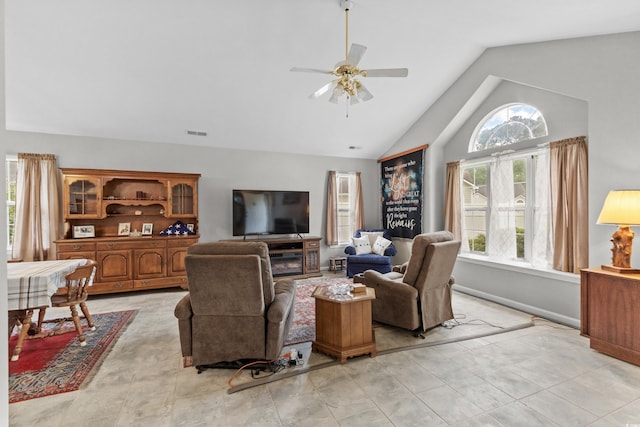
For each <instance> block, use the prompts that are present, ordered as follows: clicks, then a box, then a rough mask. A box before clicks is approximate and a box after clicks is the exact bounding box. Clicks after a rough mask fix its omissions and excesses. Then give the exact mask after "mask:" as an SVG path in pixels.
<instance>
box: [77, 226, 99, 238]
mask: <svg viewBox="0 0 640 427" xmlns="http://www.w3.org/2000/svg"><path fill="white" fill-rule="evenodd" d="M87 237H96V226H95V225H74V226H73V238H74V239H86V238H87Z"/></svg>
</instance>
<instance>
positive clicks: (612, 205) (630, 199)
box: [598, 190, 640, 225]
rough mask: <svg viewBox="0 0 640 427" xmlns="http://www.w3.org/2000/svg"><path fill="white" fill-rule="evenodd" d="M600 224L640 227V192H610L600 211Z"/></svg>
mask: <svg viewBox="0 0 640 427" xmlns="http://www.w3.org/2000/svg"><path fill="white" fill-rule="evenodd" d="M598 224H616V225H639V224H640V190H614V191H610V192H609V194H608V195H607V198H606V199H605V201H604V205H603V206H602V211H600V216H599V217H598Z"/></svg>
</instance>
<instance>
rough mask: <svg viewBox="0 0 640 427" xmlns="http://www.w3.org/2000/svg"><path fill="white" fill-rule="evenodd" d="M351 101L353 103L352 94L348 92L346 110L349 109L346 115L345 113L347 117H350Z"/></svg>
mask: <svg viewBox="0 0 640 427" xmlns="http://www.w3.org/2000/svg"><path fill="white" fill-rule="evenodd" d="M350 103H351V95H349V94H348V93H347V106H346V111H347V113H346V115H345V117H346V118H347V119H348V118H349V104H350Z"/></svg>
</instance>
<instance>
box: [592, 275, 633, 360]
mask: <svg viewBox="0 0 640 427" xmlns="http://www.w3.org/2000/svg"><path fill="white" fill-rule="evenodd" d="M639 308H640V274H619V273H615V272H609V271H605V270H602V269H601V268H589V269H584V270H582V271H581V272H580V332H581V335H583V336H585V337H587V338H589V339H590V346H591V348H593V349H594V350H598V351H600V352H602V353H605V354H608V355H609V356H613V357H615V358H618V359H621V360H624V361H626V362H629V363H633V364H635V365H640V309H639Z"/></svg>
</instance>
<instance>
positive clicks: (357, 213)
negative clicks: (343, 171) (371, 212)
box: [352, 172, 364, 232]
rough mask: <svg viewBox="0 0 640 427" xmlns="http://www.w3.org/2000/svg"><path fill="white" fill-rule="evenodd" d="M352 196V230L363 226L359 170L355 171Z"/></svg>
mask: <svg viewBox="0 0 640 427" xmlns="http://www.w3.org/2000/svg"><path fill="white" fill-rule="evenodd" d="M353 197H354V198H355V209H354V213H353V228H354V229H353V230H352V232H355V231H356V230H358V229H360V228H364V203H363V202H362V180H361V178H360V172H356V188H355V189H354V194H353Z"/></svg>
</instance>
